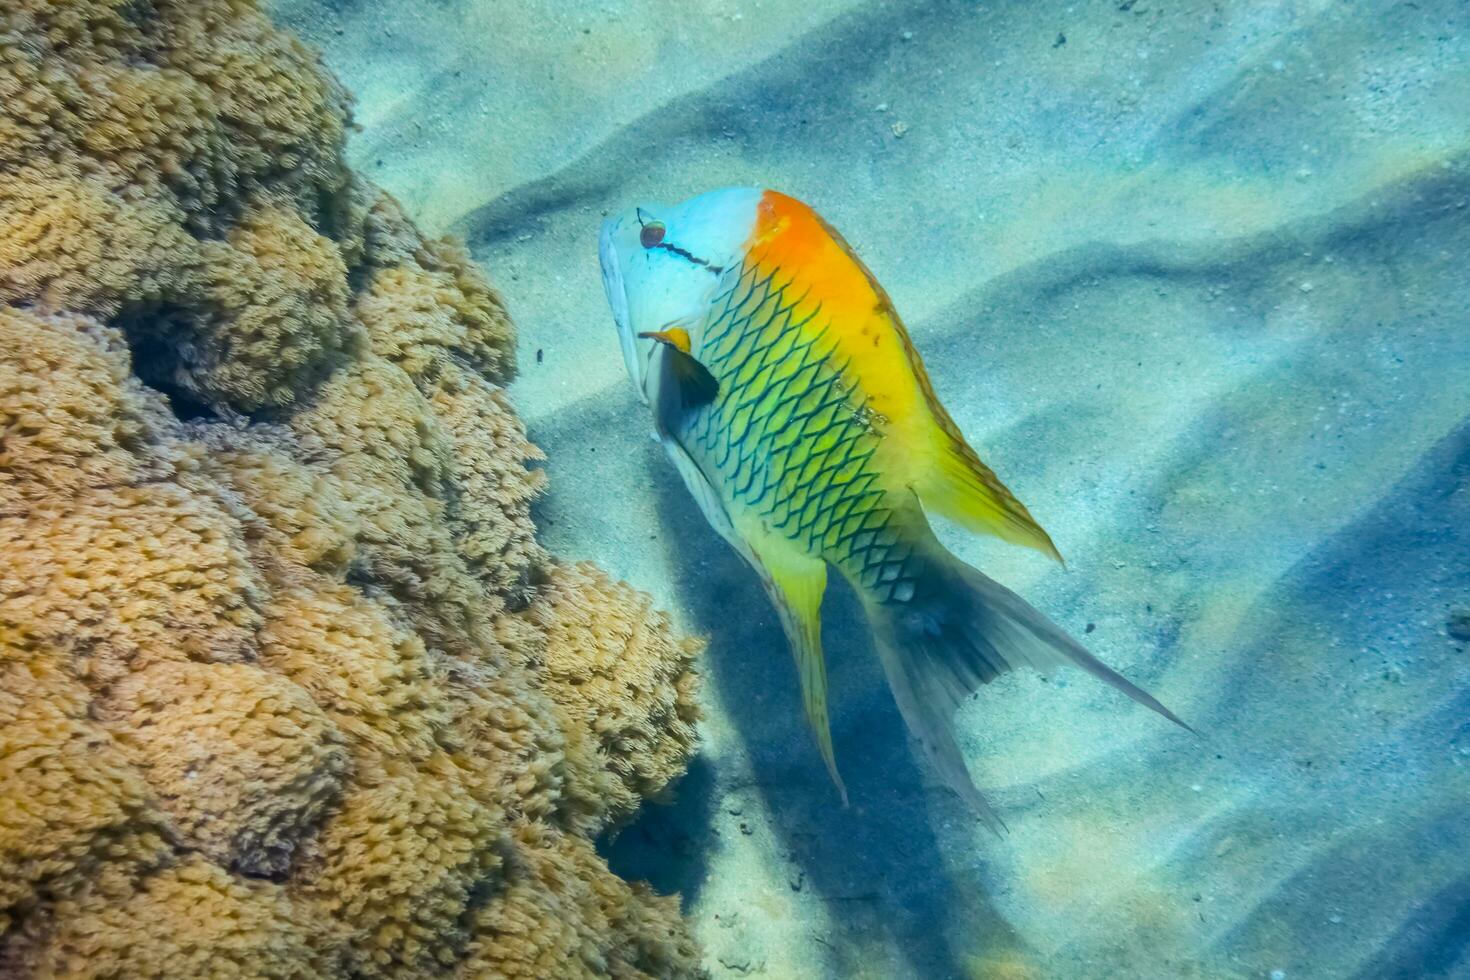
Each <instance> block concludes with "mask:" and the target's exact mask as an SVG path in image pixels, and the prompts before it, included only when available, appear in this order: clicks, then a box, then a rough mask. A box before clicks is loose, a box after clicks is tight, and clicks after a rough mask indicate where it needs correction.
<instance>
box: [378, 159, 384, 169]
mask: <svg viewBox="0 0 1470 980" xmlns="http://www.w3.org/2000/svg"><path fill="white" fill-rule="evenodd" d="M382 165H383V161H382V159H381V158H380V159H379V160H378V166H380V167H381V166H382Z"/></svg>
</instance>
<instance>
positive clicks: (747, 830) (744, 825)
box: [740, 820, 755, 837]
mask: <svg viewBox="0 0 1470 980" xmlns="http://www.w3.org/2000/svg"><path fill="white" fill-rule="evenodd" d="M740 832H741V833H742V834H744V835H745V836H746V837H749V836H750V835H751V834H753V833H755V831H753V830H751V829H750V824H748V823H746V822H745V821H744V820H742V821H740Z"/></svg>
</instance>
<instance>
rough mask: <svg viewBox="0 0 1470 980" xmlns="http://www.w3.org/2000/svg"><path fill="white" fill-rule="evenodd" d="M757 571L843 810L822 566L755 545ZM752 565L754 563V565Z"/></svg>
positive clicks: (775, 546)
mask: <svg viewBox="0 0 1470 980" xmlns="http://www.w3.org/2000/svg"><path fill="white" fill-rule="evenodd" d="M754 550H755V552H756V554H757V556H758V559H759V563H758V564H757V565H756V571H758V572H760V573H761V581H762V582H763V583H764V584H765V586H766V592H767V593H768V594H769V595H770V597H771V602H772V603H773V604H774V605H775V607H776V612H777V613H778V614H779V615H780V617H781V625H782V627H783V628H784V629H785V630H786V640H787V643H788V644H789V645H790V647H791V656H792V657H793V659H795V661H796V673H797V675H798V677H799V678H800V679H801V703H802V706H803V707H804V708H805V709H806V720H807V724H808V725H810V726H811V730H812V734H813V735H814V736H816V740H817V749H818V751H820V752H821V753H822V761H823V762H825V763H826V764H827V772H829V773H831V775H832V782H833V783H835V784H836V786H837V792H838V793H839V794H841V796H842V805H843V806H847V787H846V786H844V785H843V783H842V776H841V775H840V774H839V773H838V772H837V757H836V755H835V754H834V753H833V751H832V731H831V727H830V726H829V724H828V720H827V663H826V660H825V659H824V658H823V656H822V615H821V609H822V594H823V593H824V592H826V590H827V564H826V562H823V561H821V560H820V559H816V558H810V557H808V556H806V555H805V554H802V553H801V552H798V551H796V550H795V549H794V548H792V547H790V546H789V545H786V544H784V543H776V542H772V543H770V544H757V545H755V547H754ZM753 564H755V563H753Z"/></svg>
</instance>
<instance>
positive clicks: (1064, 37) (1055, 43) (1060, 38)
mask: <svg viewBox="0 0 1470 980" xmlns="http://www.w3.org/2000/svg"><path fill="white" fill-rule="evenodd" d="M1066 43H1067V35H1065V34H1063V33H1062V32H1061V31H1057V39H1056V40H1055V41H1053V42H1052V45H1051V46H1052V47H1054V48H1059V47H1061V46H1062V45H1064V44H1066Z"/></svg>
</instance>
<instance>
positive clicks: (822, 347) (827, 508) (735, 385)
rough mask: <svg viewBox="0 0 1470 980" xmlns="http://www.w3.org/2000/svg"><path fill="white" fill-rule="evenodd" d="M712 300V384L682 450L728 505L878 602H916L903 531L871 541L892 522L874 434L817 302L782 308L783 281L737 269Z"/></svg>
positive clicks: (707, 350) (706, 357) (707, 345)
mask: <svg viewBox="0 0 1470 980" xmlns="http://www.w3.org/2000/svg"><path fill="white" fill-rule="evenodd" d="M726 276H727V277H728V278H729V280H730V281H731V284H730V286H729V287H728V288H727V289H725V290H724V291H723V292H722V293H721V294H718V295H717V296H716V297H715V299H714V301H712V302H711V304H710V318H709V320H708V322H706V323H705V324H704V325H703V330H702V331H701V334H702V335H703V336H704V337H705V338H706V339H705V341H704V343H703V344H701V346H700V349H699V350H698V351H697V352H696V356H697V357H698V359H699V360H701V361H702V362H703V363H705V364H706V366H707V367H708V368H709V369H710V372H711V374H713V375H714V377H715V378H716V380H718V381H719V383H720V394H719V396H718V397H717V398H716V400H715V401H714V402H712V403H711V404H709V405H707V406H704V407H703V408H701V409H699V410H697V411H696V412H694V413H693V414H692V416H691V418H690V419H689V423H688V433H689V439H688V448H689V449H690V452H691V454H692V455H694V456H695V457H696V458H697V459H698V460H699V461H700V463H701V464H705V465H710V464H712V465H710V470H711V471H712V473H717V474H719V478H718V479H717V481H716V484H717V486H718V487H719V489H720V490H721V491H722V493H723V495H724V496H725V497H726V498H727V500H726V502H727V505H728V506H743V507H749V508H750V509H751V510H752V512H753V513H755V514H756V515H757V516H759V517H760V518H761V519H762V520H763V522H764V524H765V526H767V527H768V528H770V529H771V530H772V531H775V532H777V533H780V534H782V535H784V536H785V537H787V538H789V539H791V540H792V541H794V542H796V543H797V544H799V545H800V546H801V547H803V548H805V549H806V550H807V551H809V552H811V553H813V554H818V555H821V557H822V558H823V559H824V560H826V561H829V562H831V563H832V564H834V565H838V566H839V567H841V568H842V569H843V570H844V571H846V572H847V573H848V574H851V575H852V576H853V577H854V578H855V579H856V580H857V581H860V582H862V583H863V584H864V585H866V586H868V587H870V588H873V589H875V590H876V592H877V593H878V596H879V598H880V599H881V600H882V601H885V602H886V601H890V600H896V601H902V600H903V599H906V598H907V597H908V596H909V595H911V594H912V587H911V584H910V585H907V586H905V585H904V584H903V583H904V582H905V581H906V580H908V579H911V578H912V576H911V575H908V576H906V575H905V569H904V565H905V561H906V559H907V558H908V557H909V551H908V549H906V548H904V547H903V546H902V544H901V543H900V540H899V535H898V534H896V533H894V532H892V531H888V532H886V533H883V534H879V533H878V529H881V528H882V527H884V525H886V524H887V523H889V522H890V521H891V520H893V518H894V516H895V514H894V511H893V510H892V509H891V508H888V507H885V506H884V499H885V498H886V496H887V491H885V490H882V489H876V488H874V484H875V483H877V482H878V481H879V477H880V474H879V473H878V472H877V471H876V470H875V469H874V468H873V466H872V460H873V456H874V453H875V452H876V451H877V447H878V441H879V440H880V439H881V438H882V435H881V433H880V432H878V431H877V430H876V429H875V428H874V426H873V424H872V422H871V421H870V420H867V419H866V418H865V416H864V414H863V409H864V406H865V404H866V399H865V397H864V396H863V395H862V393H861V390H860V387H859V386H858V385H856V384H854V383H853V382H852V381H851V380H850V379H848V378H847V377H845V376H844V368H845V360H844V359H843V358H842V357H841V356H840V355H838V354H837V352H836V344H835V342H833V341H832V340H831V339H830V338H828V336H827V335H828V333H829V331H828V327H827V325H826V324H825V323H823V322H822V321H821V320H820V319H818V318H819V316H820V313H821V311H820V304H819V303H817V302H815V301H807V302H806V303H805V306H803V300H802V299H797V300H795V301H792V302H784V301H783V300H784V297H785V296H786V295H787V294H788V293H789V292H791V282H790V280H789V279H784V278H782V276H781V270H780V269H773V270H770V271H769V272H768V273H766V274H764V275H762V274H761V271H760V270H756V269H751V268H747V267H746V266H745V264H743V263H742V264H741V266H739V267H737V268H734V269H731V270H728V271H727V272H726Z"/></svg>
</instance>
